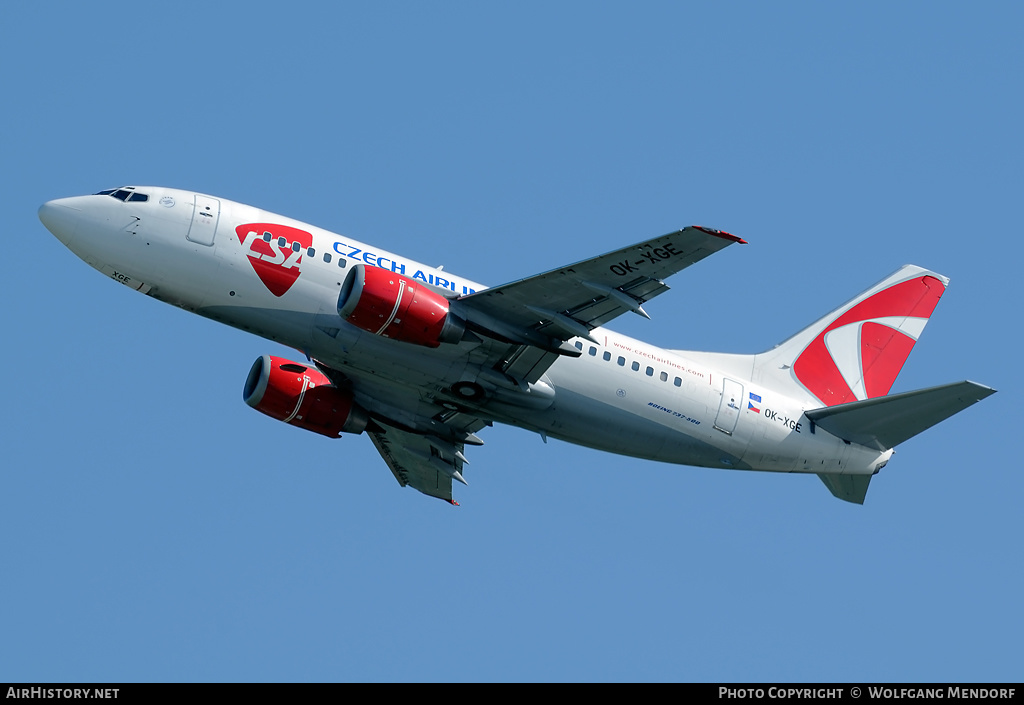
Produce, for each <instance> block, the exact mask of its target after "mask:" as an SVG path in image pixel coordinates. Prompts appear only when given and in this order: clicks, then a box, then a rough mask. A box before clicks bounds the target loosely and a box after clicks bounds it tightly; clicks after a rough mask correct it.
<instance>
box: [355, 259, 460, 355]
mask: <svg viewBox="0 0 1024 705" xmlns="http://www.w3.org/2000/svg"><path fill="white" fill-rule="evenodd" d="M450 307H451V302H450V301H449V300H448V299H446V298H445V297H443V296H441V295H440V294H438V293H435V292H433V291H431V290H430V288H429V287H428V286H426V285H424V284H422V283H420V282H417V281H415V280H413V279H410V278H409V277H406V276H403V275H401V274H397V273H396V272H389V271H388V270H386V269H381V268H380V267H367V266H366V265H363V264H357V265H356V266H355V267H353V268H352V271H350V272H349V273H348V276H347V277H345V282H344V284H342V286H341V294H340V295H339V296H338V315H340V316H341V317H342V318H344V319H345V320H346V321H348V322H349V323H351V324H352V325H354V326H356V327H357V328H360V329H362V330H365V331H367V332H369V333H373V334H374V335H380V336H383V337H385V338H391V339H392V340H403V341H405V342H407V343H414V344H416V345H425V346H427V347H430V348H436V347H438V346H439V345H440V344H441V343H457V342H459V341H460V340H462V334H463V332H464V331H465V329H466V324H465V322H463V321H462V319H460V318H459V317H458V316H456V315H455V314H453V313H452V312H451V311H450Z"/></svg>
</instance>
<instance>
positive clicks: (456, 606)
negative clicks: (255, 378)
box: [0, 2, 1024, 682]
mask: <svg viewBox="0 0 1024 705" xmlns="http://www.w3.org/2000/svg"><path fill="white" fill-rule="evenodd" d="M680 5H681V3H674V2H673V3H642V4H640V5H639V6H630V7H629V8H628V9H627V8H626V5H625V4H624V3H610V4H609V3H590V2H588V3H554V4H552V3H515V4H514V5H509V6H502V5H498V4H495V3H472V2H467V3H412V2H409V3H370V4H366V3H359V4H334V3H323V4H312V5H307V4H304V3H244V4H243V3H239V4H237V5H233V6H229V5H228V4H227V3H223V4H222V3H189V2H185V3H173V4H172V5H168V4H146V3H143V4H137V5H133V6H131V7H128V6H116V5H106V6H103V7H100V6H96V5H90V4H80V3H70V2H69V3H57V4H54V3H45V2H40V3H11V4H9V5H6V6H5V8H4V11H3V22H2V24H0V66H2V67H3V68H2V69H0V88H2V95H3V109H2V110H0V128H2V129H0V160H2V164H3V173H4V176H3V185H4V188H3V189H2V195H0V203H2V205H3V212H5V213H6V214H7V215H9V216H11V220H10V221H9V222H8V224H7V226H6V230H7V233H6V237H7V241H8V243H9V244H10V245H11V246H10V247H9V248H8V249H7V262H8V264H7V267H6V274H5V275H4V276H3V277H2V278H0V294H2V298H3V300H4V301H5V302H6V305H5V306H4V307H3V314H2V315H3V321H4V325H3V329H4V330H5V331H6V333H5V344H4V345H3V346H2V351H0V355H2V362H3V365H2V368H3V370H4V371H5V382H4V385H3V386H4V394H3V400H4V403H3V404H2V411H0V420H2V423H0V429H2V430H0V458H2V460H0V502H2V507H3V509H2V511H0V635H2V636H0V681H8V680H14V681H105V680H112V681H132V680H158V681H165V680H167V681H177V680H389V681H390V680H605V679H609V680H684V681H686V680H712V681H715V680H725V681H750V680H753V681H791V680H796V681H800V680H811V681H819V680H820V681H829V680H840V681H854V682H860V681H863V682H866V681H877V680H884V681H888V680H897V681H917V680H924V681H930V680H940V681H946V680H952V681H973V680H1017V681H1019V680H1020V679H1021V678H1022V676H1024V668H1022V665H1021V664H1022V663H1024V658H1022V651H1021V641H1020V635H1021V632H1022V627H1024V624H1022V607H1021V599H1020V596H1021V594H1022V593H1024V578H1022V568H1021V566H1022V555H1021V548H1020V539H1021V533H1022V518H1021V517H1022V514H1021V510H1020V498H1021V496H1022V494H1024V480H1022V477H1024V473H1022V471H1021V460H1020V458H1021V447H1020V442H1019V441H1020V422H1021V413H1020V411H1019V408H1020V395H1021V382H1022V372H1021V365H1020V361H1019V357H1020V355H1019V347H1020V344H1021V336H1020V333H1019V324H1020V306H1021V295H1020V285H1019V283H1018V282H1019V279H1020V276H1019V266H1020V264H1019V263H1020V261H1021V255H1022V249H1024V248H1022V246H1021V239H1020V238H1021V221H1022V216H1021V195H1022V193H1024V190H1022V187H1024V178H1022V176H1024V172H1022V166H1021V165H1022V163H1024V154H1022V151H1024V150H1022V130H1021V125H1022V124H1024V110H1022V92H1021V75H1022V74H1024V60H1022V49H1021V41H1020V37H1021V35H1022V31H1024V22H1022V20H1024V10H1022V6H1021V5H1020V4H1019V3H1010V2H1006V3H999V2H991V3H981V4H977V3H976V4H971V5H969V4H967V3H942V2H927V3H924V2H921V3H917V2H900V3H868V4H863V3H856V4H853V3H850V4H847V5H843V6H837V4H835V3H810V2H809V3H796V4H793V3H782V4H776V3H770V4H764V3H730V4H727V5H719V4H713V5H711V6H710V7H706V6H707V5H708V4H707V3H700V4H694V7H692V8H689V9H687V8H685V7H683V8H681V7H680ZM122 184H160V185H167V186H176V187H181V188H187V189H193V190H197V191H202V192H206V193H211V194H216V195H219V196H222V197H224V198H230V199H233V200H237V201H242V202H245V203H250V204H253V205H258V206H261V207H263V208H266V209H268V210H272V211H275V212H278V213H283V214H286V215H290V216H293V217H296V218H299V219H301V220H305V221H307V222H311V223H314V224H316V225H319V226H322V227H326V228H328V229H331V230H334V231H336V232H339V233H344V234H346V235H349V236H351V237H353V238H357V239H361V240H364V241H370V242H373V243H375V244H377V245H379V246H380V247H381V248H384V249H389V250H392V251H397V252H401V253H404V254H406V255H407V256H409V257H412V258H415V259H419V260H422V261H426V262H429V263H435V264H443V265H445V268H446V269H447V270H448V271H452V272H456V273H458V274H460V275H463V276H467V277H469V278H472V279H475V280H477V281H481V282H485V283H489V284H500V283H502V282H505V281H509V280H513V279H518V278H520V277H523V276H527V275H530V274H533V273H537V272H540V271H543V270H547V269H550V268H553V267H556V266H559V265H562V264H566V263H569V262H573V261H576V260H579V259H582V258H584V257H587V256H589V255H594V254H598V253H602V252H606V251H608V250H612V249H614V248H617V247H619V246H622V245H625V244H629V243H632V242H636V241H639V240H642V239H644V238H646V237H650V236H654V235H659V234H662V233H665V232H668V231H670V230H673V229H676V228H678V227H681V226H684V225H688V224H692V223H698V224H704V225H708V226H712V227H716V228H721V229H724V230H728V231H730V232H733V233H736V234H738V235H740V236H742V237H744V238H745V239H746V240H748V241H749V243H750V244H749V245H746V246H744V247H732V248H729V249H728V250H727V251H725V252H723V253H721V254H719V255H716V256H715V257H712V258H710V259H709V260H707V261H705V262H703V263H701V264H700V265H698V266H696V267H694V268H693V269H692V270H689V271H687V272H685V273H684V274H681V275H678V276H677V277H675V278H673V279H672V280H671V281H670V282H669V283H670V285H671V286H672V287H673V289H672V291H671V292H669V293H667V294H665V295H664V296H662V297H660V298H658V299H657V300H656V301H655V302H652V303H651V304H650V305H648V306H647V309H648V310H649V312H650V313H651V315H652V317H653V319H654V320H653V321H644V320H641V319H640V318H639V317H633V316H631V317H628V320H622V321H621V322H617V323H616V324H615V325H613V326H612V327H613V328H615V329H618V330H621V331H623V332H625V333H628V334H630V335H634V336H637V337H642V338H645V339H647V340H651V341H652V342H655V343H658V344H661V345H664V346H669V347H675V348H689V349H708V350H722V351H736V352H756V351H758V350H760V349H764V348H768V347H770V346H772V345H773V344H775V343H777V342H779V341H780V340H782V339H783V338H785V337H787V336H788V335H789V334H791V333H793V332H794V331H796V330H798V329H800V328H801V327H803V326H804V325H805V324H806V323H808V322H810V321H811V320H813V319H814V318H815V317H817V316H818V315H820V314H822V313H824V312H825V311H828V310H830V309H831V308H833V307H834V306H835V305H837V304H839V303H841V302H843V301H845V300H846V299H847V298H849V297H850V296H852V295H853V294H856V293H857V292H859V291H861V290H862V289H864V288H866V287H867V286H868V285H870V284H872V283H874V282H875V281H877V280H878V279H880V278H881V277H882V276H884V275H886V274H888V273H889V272H891V271H892V270H894V269H896V268H897V267H898V266H900V265H901V264H904V263H907V262H913V263H915V264H920V265H922V266H926V267H930V268H933V269H935V270H937V271H939V272H941V273H943V274H946V275H948V276H949V277H951V279H952V283H951V286H950V288H949V290H948V291H947V294H946V296H945V298H944V299H943V301H942V302H941V304H940V305H939V308H938V309H937V311H936V313H935V315H934V316H933V318H932V321H931V324H930V325H929V327H928V329H927V330H926V331H925V334H924V336H923V337H922V340H921V344H920V345H918V347H917V349H916V350H915V351H914V353H913V354H912V355H911V357H910V360H909V361H908V363H907V366H906V368H905V369H904V372H903V374H902V376H901V377H900V378H899V379H898V380H897V383H896V386H895V388H894V391H906V390H909V389H915V388H918V387H924V386H929V385H934V384H941V383H945V382H951V381H957V380H961V379H973V380H976V381H978V382H982V383H986V384H989V385H991V386H994V387H996V388H997V389H999V390H1000V391H999V394H997V395H995V396H994V397H991V398H990V399H988V400H986V401H984V402H982V403H981V404H979V405H977V406H975V407H973V408H971V409H969V410H967V411H966V412H964V413H962V414H960V415H959V416H957V417H955V418H953V419H951V420H949V421H948V422H946V423H944V424H943V425H941V426H940V427H937V428H935V429H932V430H931V431H930V432H928V433H926V434H924V435H922V436H919V437H917V438H915V439H913V440H911V441H909V442H907V443H906V444H905V445H904V446H902V447H900V448H899V450H898V451H897V453H896V456H895V457H894V459H893V460H892V462H890V464H889V466H888V467H887V468H885V470H884V471H883V472H882V473H881V474H880V475H879V476H878V477H877V478H875V480H874V481H873V482H872V485H871V490H870V492H869V494H868V498H867V503H866V504H865V505H864V506H863V507H858V506H853V505H849V504H845V503H842V502H840V501H838V500H836V499H834V498H832V496H831V495H829V493H828V491H827V490H826V489H825V487H824V486H823V485H822V484H821V483H820V482H819V481H818V480H817V478H814V477H802V476H783V475H770V474H754V473H738V472H725V471H715V470H706V469H695V468H687V467H676V466H668V465H661V464H657V463H651V462H645V461H640V460H633V459H629V458H623V457H615V456H609V455H603V454H600V453H597V452H595V451H589V450H585V449H579V448H575V447H572V446H569V445H567V444H564V443H560V442H557V441H552V442H550V443H548V444H544V443H543V442H542V441H541V439H540V438H539V437H537V436H536V435H533V434H530V433H527V432H525V431H521V430H518V429H512V428H504V427H496V428H493V429H488V430H487V431H486V432H485V433H484V434H483V435H484V440H485V441H486V445H485V446H484V447H482V448H475V449H471V450H472V453H471V457H470V460H471V462H472V465H471V466H470V467H469V468H468V469H467V470H468V471H467V473H466V477H467V479H468V481H469V483H470V485H471V486H470V487H468V488H463V487H458V488H457V493H458V499H459V500H460V501H461V502H462V506H461V507H459V508H452V507H450V506H447V505H445V504H443V503H441V502H438V501H434V500H430V499H428V498H425V497H423V496H422V495H420V494H418V493H416V492H414V491H412V490H402V489H401V488H399V487H398V485H397V483H396V482H395V481H394V478H393V477H392V476H391V474H390V473H389V472H388V470H387V468H386V467H385V465H384V463H383V462H382V461H381V460H380V459H379V457H378V456H377V454H376V451H375V450H374V448H373V446H372V445H371V443H370V442H369V439H367V438H365V437H347V438H344V439H342V440H339V441H330V440H327V439H323V438H321V437H319V436H315V435H313V434H308V433H303V432H301V431H298V430H296V429H293V428H289V427H287V426H285V425H283V424H280V423H277V422H274V421H272V420H270V419H268V418H266V417H263V416H261V415H259V414H257V413H254V412H253V411H252V410H251V409H249V408H248V407H246V406H245V405H244V404H243V403H242V401H241V389H242V384H243V382H244V379H245V376H246V373H247V371H248V369H249V365H250V364H251V363H252V361H253V360H254V359H255V358H256V357H257V356H259V355H261V354H263V353H273V354H288V351H287V350H286V349H284V348H281V347H279V346H277V345H275V344H271V343H269V342H266V341H263V340H260V339H257V338H255V337H253V336H251V335H248V334H245V333H242V332H239V331H235V330H232V329H228V328H225V327H222V326H219V325H217V324H215V323H213V322H210V321H207V320H204V319H201V318H198V317H196V316H191V315H189V314H186V313H184V312H183V311H180V310H178V309H175V308H172V307H169V306H166V305H163V304H160V303H158V302H156V301H153V300H150V299H148V298H146V297H143V296H140V295H138V294H135V293H132V292H131V291H129V290H128V289H126V288H124V287H121V286H119V285H118V284H116V283H114V282H113V281H110V280H107V279H105V278H104V277H103V276H102V275H100V274H99V273H98V272H96V271H94V270H92V269H91V268H89V267H88V266H87V265H85V264H84V263H83V262H81V261H79V260H78V259H77V258H76V257H75V256H74V255H72V254H71V253H70V252H69V251H67V250H66V249H64V247H63V246H62V245H61V244H60V243H59V242H57V240H56V239H54V238H53V237H52V236H50V235H49V233H47V231H46V230H45V229H44V228H43V226H42V225H41V224H40V223H39V221H38V220H37V218H36V209H37V208H38V206H39V204H41V203H42V202H43V201H46V200H49V199H51V198H57V197H62V196H70V195H77V194H82V193H91V192H94V191H97V190H99V189H102V188H110V187H113V186H118V185H122Z"/></svg>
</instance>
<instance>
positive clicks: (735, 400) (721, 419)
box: [715, 379, 743, 436]
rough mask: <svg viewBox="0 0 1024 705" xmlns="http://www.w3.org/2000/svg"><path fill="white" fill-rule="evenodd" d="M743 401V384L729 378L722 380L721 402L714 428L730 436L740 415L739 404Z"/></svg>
mask: <svg viewBox="0 0 1024 705" xmlns="http://www.w3.org/2000/svg"><path fill="white" fill-rule="evenodd" d="M742 402H743V385H742V384H740V383H739V382H737V381H735V380H731V379H723V380H722V403H721V404H719V406H718V416H716V417H715V428H717V429H718V430H719V431H721V432H722V433H727V434H729V435H730V436H731V435H732V432H733V431H734V430H735V429H736V421H737V419H739V417H740V404H741V403H742Z"/></svg>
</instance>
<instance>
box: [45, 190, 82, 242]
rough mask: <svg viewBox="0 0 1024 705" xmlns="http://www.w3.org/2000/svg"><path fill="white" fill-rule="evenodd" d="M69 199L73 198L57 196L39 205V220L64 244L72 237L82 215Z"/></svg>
mask: <svg viewBox="0 0 1024 705" xmlns="http://www.w3.org/2000/svg"><path fill="white" fill-rule="evenodd" d="M71 200H73V199H70V198H58V199H57V200H55V201H47V202H46V203H44V204H43V205H41V206H39V220H41V221H42V223H43V225H45V226H46V229H47V230H49V231H50V232H51V233H53V235H54V237H56V238H57V239H58V240H60V241H61V242H63V243H64V244H65V245H66V244H68V243H70V242H71V238H73V237H74V235H75V227H76V225H77V224H78V220H79V218H80V217H81V215H82V211H81V209H80V208H75V207H74V206H72V205H71V204H70V203H69V202H70V201H71Z"/></svg>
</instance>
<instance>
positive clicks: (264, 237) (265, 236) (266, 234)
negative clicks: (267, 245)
mask: <svg viewBox="0 0 1024 705" xmlns="http://www.w3.org/2000/svg"><path fill="white" fill-rule="evenodd" d="M272 237H274V236H273V235H271V234H270V233H263V241H264V242H270V238H272Z"/></svg>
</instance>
